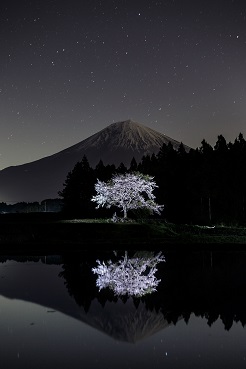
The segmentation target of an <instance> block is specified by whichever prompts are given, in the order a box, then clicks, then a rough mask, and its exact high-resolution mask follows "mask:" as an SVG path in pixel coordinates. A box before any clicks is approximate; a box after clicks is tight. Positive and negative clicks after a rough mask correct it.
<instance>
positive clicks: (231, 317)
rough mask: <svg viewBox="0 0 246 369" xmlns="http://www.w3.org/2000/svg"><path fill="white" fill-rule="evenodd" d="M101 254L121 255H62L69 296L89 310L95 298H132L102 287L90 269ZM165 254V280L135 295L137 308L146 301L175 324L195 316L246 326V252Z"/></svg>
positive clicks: (103, 300)
mask: <svg viewBox="0 0 246 369" xmlns="http://www.w3.org/2000/svg"><path fill="white" fill-rule="evenodd" d="M97 258H99V260H101V261H103V260H104V261H106V260H107V259H110V260H112V261H114V258H116V260H117V257H116V256H114V255H112V254H109V255H105V252H103V251H97V252H96V254H95V251H93V253H87V254H86V256H85V255H81V256H79V255H77V257H76V260H75V259H74V258H73V257H72V256H69V255H68V256H65V257H64V258H63V265H62V268H63V271H62V272H61V273H60V275H59V276H60V277H61V278H62V279H63V280H64V284H65V286H66V288H67V290H68V293H69V294H70V296H72V297H73V298H74V300H75V301H76V303H77V304H78V305H79V306H82V307H83V308H84V310H85V312H88V311H90V307H91V303H92V301H94V300H95V299H96V300H97V301H98V302H99V303H100V305H101V307H102V309H103V307H104V306H105V304H106V303H110V302H117V300H118V299H121V300H122V301H123V302H126V301H127V299H128V297H127V296H125V295H124V296H120V297H117V296H115V295H114V293H113V292H112V290H110V289H108V288H107V289H102V290H101V291H99V289H98V287H97V286H96V276H95V275H94V274H93V273H92V271H91V269H92V267H95V265H96V261H95V260H96V259H97ZM118 258H119V256H118ZM165 258H166V263H160V264H159V265H158V266H157V270H158V271H157V273H156V276H157V278H158V279H161V283H160V284H159V285H158V287H157V291H156V292H154V293H152V294H149V295H148V294H147V295H146V296H143V297H141V298H135V297H133V301H134V304H135V306H136V309H137V308H138V305H139V303H140V301H142V302H144V304H145V307H146V310H151V311H153V312H156V313H158V312H160V313H162V314H163V317H164V319H165V320H166V321H167V322H168V323H172V324H176V323H177V322H178V321H179V320H180V319H184V321H185V322H186V323H188V322H189V320H190V318H191V316H192V315H193V314H194V315H195V316H197V317H201V318H203V319H205V320H206V321H207V324H208V325H209V326H212V325H213V324H214V323H215V322H216V321H217V320H221V321H222V323H223V325H224V328H225V329H226V330H230V329H231V327H232V326H233V324H234V323H238V322H240V324H241V325H242V326H243V327H245V326H246V309H245V308H246V296H245V287H246V275H245V262H246V256H245V254H244V253H233V252H231V253H230V252H228V253H227V252H224V253H223V252H222V253H218V252H214V253H212V254H211V253H210V252H201V253H198V252H196V253H189V252H187V251H186V252H180V253H178V254H177V253H176V252H173V253H171V252H170V253H166V254H165ZM112 309H113V305H112ZM122 314H124V311H123V310H122ZM125 314H127V308H126V311H125Z"/></svg>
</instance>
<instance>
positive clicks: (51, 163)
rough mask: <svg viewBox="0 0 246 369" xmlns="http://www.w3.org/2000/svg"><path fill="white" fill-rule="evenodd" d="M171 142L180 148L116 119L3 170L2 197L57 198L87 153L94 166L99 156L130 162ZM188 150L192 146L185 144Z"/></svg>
mask: <svg viewBox="0 0 246 369" xmlns="http://www.w3.org/2000/svg"><path fill="white" fill-rule="evenodd" d="M168 142H171V143H172V145H173V147H174V148H175V149H177V148H178V147H179V145H180V142H178V141H175V140H173V139H172V138H170V137H168V136H166V135H164V134H163V133H159V132H157V131H155V130H153V129H151V128H149V127H146V126H144V125H142V124H140V123H136V122H133V121H131V120H126V121H122V122H118V123H113V124H110V125H109V126H107V127H106V128H104V129H102V130H101V131H99V132H97V133H95V134H94V135H92V136H90V137H88V138H86V139H85V140H83V141H81V142H79V143H77V144H75V145H73V146H71V147H69V148H67V149H65V150H62V151H60V152H58V153H56V154H54V155H51V156H48V157H45V158H43V159H39V160H36V161H33V162H31V163H27V164H23V165H18V166H15V167H8V168H6V169H3V170H1V171H0V194H1V201H4V202H7V201H13V202H20V201H27V202H30V201H42V200H44V199H48V198H56V197H57V196H58V191H59V190H61V189H62V187H63V183H64V181H65V179H66V176H67V174H68V172H69V171H70V170H72V169H73V167H74V165H75V164H76V163H77V162H78V161H80V160H81V159H82V157H83V156H84V155H86V156H87V158H88V160H89V163H90V165H91V166H92V167H95V166H96V165H97V163H98V162H99V161H100V159H101V160H102V161H103V163H104V164H105V165H106V164H115V165H116V166H118V165H119V164H120V163H121V162H123V163H124V164H125V165H126V166H129V164H130V162H131V160H132V158H133V157H135V159H136V161H140V160H141V158H142V157H143V155H146V154H150V155H151V154H152V153H157V152H158V151H159V150H160V148H161V146H162V144H163V143H166V144H168ZM185 149H186V150H187V151H188V150H189V147H187V146H185Z"/></svg>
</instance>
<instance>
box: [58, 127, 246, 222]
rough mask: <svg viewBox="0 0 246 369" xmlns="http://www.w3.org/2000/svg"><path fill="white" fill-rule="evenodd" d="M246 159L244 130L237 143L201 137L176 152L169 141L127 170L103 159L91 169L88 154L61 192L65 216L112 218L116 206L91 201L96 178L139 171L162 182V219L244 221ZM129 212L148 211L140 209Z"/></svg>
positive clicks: (158, 195)
mask: <svg viewBox="0 0 246 369" xmlns="http://www.w3.org/2000/svg"><path fill="white" fill-rule="evenodd" d="M245 163H246V141H245V139H244V137H243V135H242V134H241V133H240V134H239V136H238V137H237V138H236V139H235V141H234V142H233V143H231V142H229V143H227V142H226V140H225V138H224V137H223V136H222V135H219V136H218V139H217V142H216V144H215V146H214V147H212V146H211V145H210V144H209V143H207V142H206V141H205V140H203V141H202V142H201V146H200V147H199V148H197V149H190V151H189V152H187V151H186V150H185V148H184V145H183V144H182V143H181V144H180V146H179V148H178V150H175V149H174V148H173V146H172V144H171V143H169V144H168V145H166V144H163V146H162V147H161V148H160V151H159V152H158V153H157V154H156V155H155V154H152V155H146V156H143V157H142V159H141V161H140V162H139V163H137V162H136V160H135V158H134V157H133V158H132V161H131V164H130V167H129V168H127V167H126V166H125V165H124V164H123V163H121V164H120V165H119V166H118V167H115V165H113V164H112V165H104V163H103V162H102V161H100V162H99V163H98V164H97V165H96V167H95V168H92V167H91V166H90V163H89V161H88V160H87V157H86V156H84V157H83V158H82V160H81V161H80V162H78V163H77V164H76V165H75V167H74V168H73V169H72V170H71V171H70V172H69V173H68V175H67V178H66V180H65V182H64V188H63V189H62V190H61V191H59V196H60V197H61V198H62V201H63V212H64V213H65V214H67V215H71V216H80V217H82V218H83V217H89V218H90V217H110V216H112V214H113V210H112V209H110V210H107V209H100V210H96V209H95V204H93V203H92V202H91V198H92V196H93V195H94V194H95V189H94V185H95V183H96V180H97V178H98V179H99V180H101V181H108V180H110V178H111V177H112V175H114V174H117V173H126V172H136V171H138V172H141V173H143V174H148V175H151V176H154V180H155V182H156V183H157V185H158V186H159V187H158V188H157V189H156V190H155V195H156V202H157V203H158V204H163V205H164V211H163V213H162V215H161V217H162V218H164V219H165V220H166V221H168V222H174V223H196V224H215V223H217V224H219V223H224V224H231V225H235V224H236V225H241V224H244V223H245V218H246V171H245ZM131 216H132V217H133V218H134V217H135V218H136V217H144V216H146V213H145V212H141V211H136V212H135V213H134V212H132V214H131Z"/></svg>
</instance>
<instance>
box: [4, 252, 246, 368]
mask: <svg viewBox="0 0 246 369" xmlns="http://www.w3.org/2000/svg"><path fill="white" fill-rule="evenodd" d="M158 252H159V251H158ZM158 252H156V253H154V254H152V257H153V255H157V254H158ZM133 254H134V253H133V252H130V251H129V253H128V255H130V256H132V257H135V255H133ZM124 255H125V253H124V252H122V253H119V252H118V253H115V252H114V253H113V252H110V251H107V252H106V251H105V252H103V251H100V252H99V251H94V252H91V253H81V254H76V255H70V256H69V255H47V256H23V255H22V256H13V255H12V256H7V255H2V256H0V327H1V329H0V342H1V345H0V360H1V367H2V368H8V369H12V368H25V369H28V368H32V369H38V368H59V369H63V368H69V369H71V368H73V369H77V368H86V369H90V368H91V369H97V368H100V369H101V368H107V369H110V368H122V369H123V368H124V369H127V368H129V369H130V368H153V369H155V368H162V369H163V368H168V369H169V368H172V369H175V368H196V369H199V368H216V369H218V368H224V369H225V368H230V369H231V368H233V367H234V368H237V369H240V368H245V366H246V328H245V324H246V297H245V296H246V253H243V252H238V253H235V252H207V251H206V252H200V253H199V252H196V253H195V252H190V253H189V252H187V253H185V252H180V253H178V252H175V253H174V252H173V253H172V252H170V251H169V252H165V251H162V253H161V255H163V256H164V257H165V261H164V262H163V260H162V262H159V263H156V269H157V270H156V271H155V276H156V282H157V283H156V287H155V288H156V291H153V290H151V289H148V291H147V292H149V293H146V294H145V293H142V295H141V296H137V295H134V294H130V293H129V291H128V293H127V291H125V292H124V293H123V294H120V293H119V292H117V291H115V290H114V288H113V287H112V283H111V284H109V287H110V288H109V287H107V286H104V287H102V288H101V290H100V291H99V286H98V285H97V274H96V273H95V272H94V273H93V271H92V268H95V267H97V266H98V265H99V262H98V261H97V260H100V263H103V261H105V263H106V262H107V260H112V263H113V265H116V264H114V263H118V261H119V260H123V258H124ZM141 255H145V256H144V257H146V255H147V253H142V254H141ZM159 255H160V254H159ZM130 256H129V258H130ZM138 256H139V255H138ZM106 265H107V264H106ZM136 269H137V267H136V266H135V272H136ZM149 270H150V269H149ZM149 270H148V271H149ZM117 273H118V275H119V272H118V271H117ZM129 274H130V272H129V270H128V271H127V278H130V277H129ZM147 274H148V273H147V272H146V271H145V273H144V276H145V277H146V275H147ZM129 283H130V280H129Z"/></svg>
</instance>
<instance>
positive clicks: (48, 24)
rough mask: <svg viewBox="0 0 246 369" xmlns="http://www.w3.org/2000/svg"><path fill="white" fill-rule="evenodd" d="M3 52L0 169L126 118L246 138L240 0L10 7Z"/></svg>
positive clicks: (192, 138) (191, 133) (202, 134)
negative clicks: (239, 135) (241, 135)
mask: <svg viewBox="0 0 246 369" xmlns="http://www.w3.org/2000/svg"><path fill="white" fill-rule="evenodd" d="M0 50H1V58H0V169H3V168H5V167H7V166H10V165H18V164H22V163H26V162H30V161H33V160H37V159H39V158H42V157H44V156H48V155H51V154H54V153H56V152H58V151H60V150H62V149H65V148H67V147H69V146H71V145H73V144H76V143H77V142H79V141H82V140H84V139H85V138H87V137H89V136H90V135H92V134H94V133H96V132H97V131H99V130H101V129H103V128H105V127H106V126H107V125H109V124H111V123H113V122H117V121H122V120H126V119H132V120H134V121H137V122H139V123H142V124H144V125H146V126H149V127H151V128H153V129H155V130H157V131H159V132H162V133H165V134H166V135H168V136H170V137H172V138H174V139H176V140H178V141H182V142H183V143H185V144H187V145H189V146H191V147H194V148H196V147H199V146H200V144H201V141H202V139H203V138H204V139H206V140H207V141H208V142H209V143H210V144H211V145H214V144H215V142H216V140H217V136H218V135H219V134H223V136H224V137H225V138H226V140H227V141H228V142H229V141H234V139H235V138H236V137H237V136H238V134H239V133H240V132H242V133H243V134H244V137H246V124H245V123H246V3H245V1H244V0H241V1H240V0H217V1H216V0H213V1H211V0H186V1H183V0H164V1H161V0H153V1H151V0H150V1H145V0H141V1H139V0H101V1H100V0H80V1H74V0H70V1H64V0H49V1H48V0H30V1H26V0H21V1H17V0H16V1H11V0H8V1H6V0H3V1H1V3H0Z"/></svg>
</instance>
